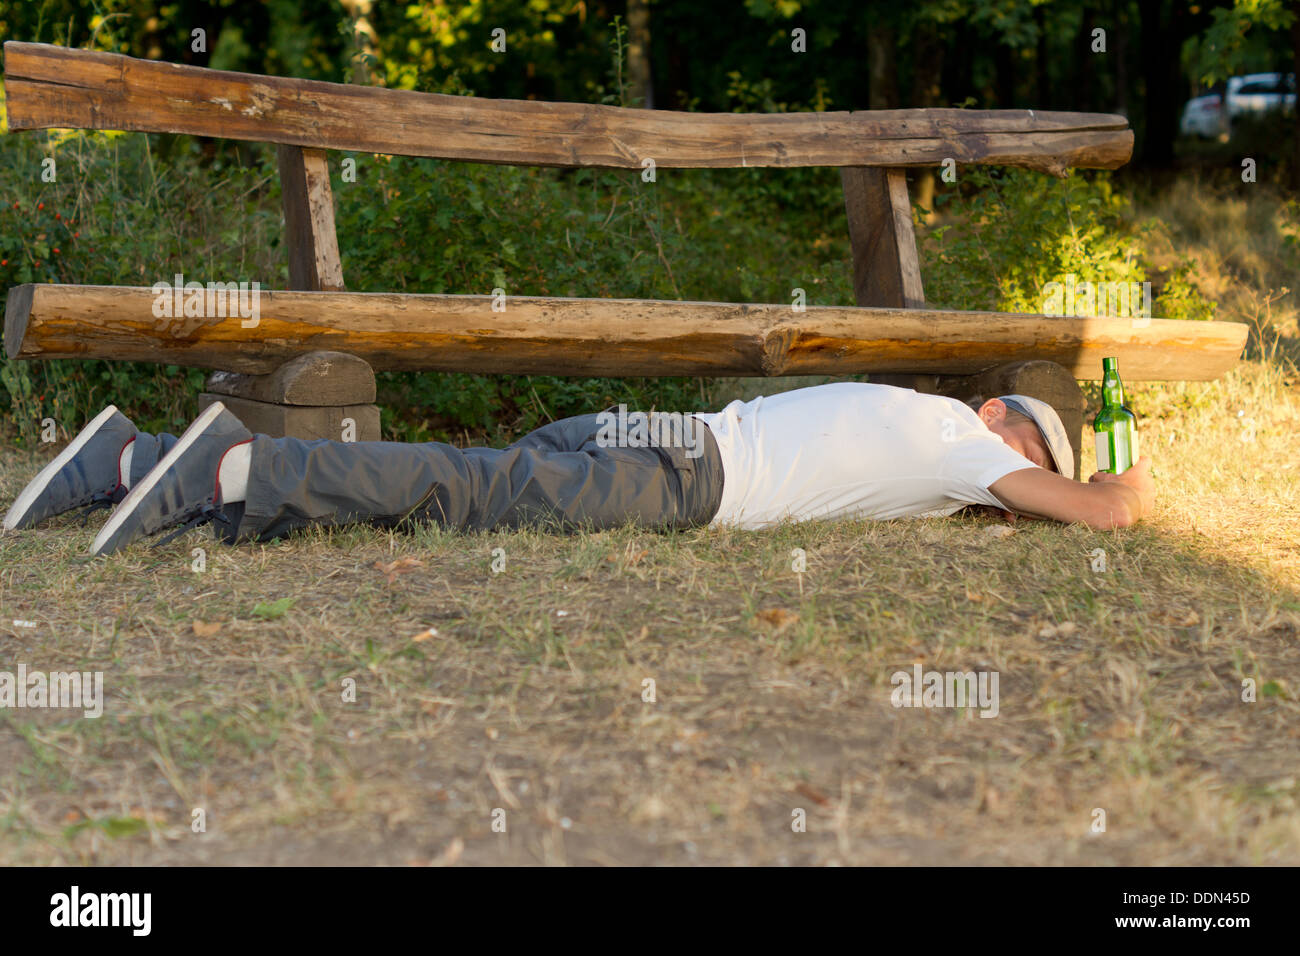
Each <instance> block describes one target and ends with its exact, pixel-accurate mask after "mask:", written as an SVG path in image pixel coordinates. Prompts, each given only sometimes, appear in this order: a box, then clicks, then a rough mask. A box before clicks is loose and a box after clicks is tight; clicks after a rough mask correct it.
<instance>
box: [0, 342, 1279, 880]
mask: <svg viewBox="0 0 1300 956" xmlns="http://www.w3.org/2000/svg"><path fill="white" fill-rule="evenodd" d="M1136 391H1137V392H1138V394H1137V395H1136V396H1135V402H1136V404H1137V405H1138V407H1139V408H1141V409H1143V410H1145V412H1146V418H1145V419H1144V422H1143V425H1144V429H1143V439H1144V441H1145V443H1146V445H1145V447H1146V448H1147V449H1148V450H1149V451H1151V452H1152V453H1153V455H1154V456H1155V459H1156V462H1157V466H1158V476H1159V479H1160V481H1161V482H1162V489H1163V497H1162V500H1161V502H1160V506H1159V510H1158V513H1157V514H1156V515H1155V516H1154V518H1153V519H1152V520H1150V521H1149V522H1147V523H1144V524H1143V525H1141V526H1139V527H1137V528H1135V529H1132V530H1129V531H1127V532H1112V533H1100V532H1092V531H1089V530H1087V529H1085V528H1082V527H1070V528H1062V527H1060V526H1052V525H1045V524H1040V525H1035V524H1022V525H1021V526H1020V528H1019V530H1018V532H1017V533H1016V534H1014V535H1011V536H1009V537H997V536H996V535H995V534H993V533H991V529H994V528H996V527H997V525H996V524H995V523H993V522H992V521H990V520H989V519H985V518H977V517H957V518H953V519H948V520H943V521H925V522H907V523H892V524H877V525H872V524H867V523H850V524H841V525H830V524H823V525H806V526H800V527H791V528H785V529H779V530H775V531H770V532H744V533H738V532H724V533H714V532H708V531H699V532H692V533H686V534H677V535H669V536H657V535H650V534H645V533H640V532H637V531H635V530H633V529H626V530H622V531H617V532H607V533H602V534H595V535H584V536H575V537H552V536H547V535H541V534H535V533H513V534H489V535H482V536H469V537H465V536H456V535H447V534H442V533H439V532H438V531H436V530H433V529H430V530H426V531H421V532H419V533H416V534H410V535H403V534H396V535H392V534H388V533H386V532H378V531H374V530H370V529H352V530H347V531H344V532H336V533H334V534H330V535H325V534H314V535H304V536H301V537H297V538H294V539H292V540H290V541H287V542H282V543H276V544H272V545H268V546H265V547H260V546H259V547H239V548H228V547H220V546H217V545H215V544H214V543H213V542H212V541H211V539H210V538H207V537H204V536H202V535H201V533H195V534H193V535H191V536H190V537H188V538H186V539H183V540H181V541H178V542H176V543H175V544H173V545H171V546H169V547H168V548H165V549H162V550H160V551H153V552H151V551H146V550H143V549H133V550H131V551H130V552H128V553H127V554H126V555H124V556H119V557H117V558H114V559H112V560H97V561H91V560H87V559H86V558H85V557H84V553H85V549H86V547H87V545H88V544H89V542H90V540H91V538H92V536H93V533H94V531H95V526H94V525H93V524H92V525H91V526H90V527H87V528H84V529H83V528H80V527H77V526H76V525H75V523H73V522H71V521H64V522H60V523H58V524H55V525H52V526H50V527H48V528H45V529H41V530H39V531H36V532H31V533H26V534H10V535H6V536H4V537H2V538H0V567H2V568H3V572H0V642H2V643H0V646H2V647H3V648H4V653H3V660H4V661H5V662H6V665H7V666H8V667H13V666H15V665H16V663H17V662H20V661H21V662H25V663H26V664H27V665H28V666H29V668H32V669H41V670H70V669H80V670H102V671H103V672H104V674H105V682H106V690H107V698H108V702H107V707H106V713H105V715H104V717H103V718H101V719H98V720H88V719H81V718H80V717H72V716H69V714H68V712H66V711H54V710H48V711H33V710H21V711H19V710H11V711H3V712H0V833H2V834H3V839H0V862H3V863H48V862H93V863H104V864H115V863H198V862H212V863H311V864H317V863H318V864H339V863H393V864H405V863H419V864H426V863H432V862H436V863H447V862H457V861H459V862H462V863H495V862H507V861H508V862H536V863H599V864H616V863H618V864H636V863H689V862H713V863H792V864H802V863H829V862H839V863H854V864H859V863H959V862H960V863H966V862H976V863H1003V862H1007V863H1011V862H1015V863H1074V862H1078V863H1121V864H1128V863H1261V862H1268V863H1297V862H1300V814H1298V813H1297V796H1298V795H1300V790H1297V780H1296V767H1297V766H1298V765H1300V722H1298V721H1297V716H1298V714H1297V703H1296V690H1297V685H1298V682H1300V677H1297V667H1298V665H1300V648H1298V647H1297V627H1298V626H1300V587H1298V585H1300V552H1298V551H1297V545H1296V542H1297V541H1300V518H1298V517H1297V512H1296V508H1295V500H1294V492H1295V488H1296V485H1297V480H1296V479H1297V474H1296V468H1297V462H1298V461H1300V440H1297V438H1296V430H1297V425H1298V424H1300V395H1298V394H1297V390H1296V389H1295V388H1294V387H1293V386H1288V385H1287V384H1286V382H1285V380H1284V377H1283V375H1282V373H1281V372H1280V371H1278V370H1277V367H1276V366H1264V365H1259V364H1251V365H1246V366H1243V367H1242V368H1241V369H1240V370H1238V371H1237V372H1234V373H1233V374H1232V375H1231V376H1230V377H1229V378H1228V379H1227V380H1225V381H1224V382H1221V383H1218V384H1217V385H1212V386H1211V385H1187V386H1178V387H1166V388H1160V389H1156V388H1145V389H1141V388H1140V389H1137V390H1136ZM1238 409H1240V410H1243V411H1244V412H1245V413H1246V414H1245V415H1243V416H1241V417H1238V416H1237V415H1236V414H1235V412H1236V410H1238ZM1246 418H1249V419H1250V420H1251V422H1250V424H1251V425H1253V432H1248V431H1247V430H1246V429H1245V427H1244V426H1243V424H1242V422H1243V420H1245V419H1246ZM1251 435H1253V440H1251V441H1243V440H1242V438H1243V437H1247V436H1251ZM38 464H39V461H37V460H35V459H34V458H32V457H28V456H24V455H20V454H18V453H15V452H7V453H5V454H4V456H3V458H2V459H0V501H7V500H9V499H10V498H12V496H13V495H14V494H16V492H17V491H18V489H19V488H20V487H21V485H22V484H23V482H24V481H25V480H26V479H27V478H28V477H29V476H30V475H31V474H32V472H33V470H34V469H35V468H36V466H37V465H38ZM195 547H205V548H206V549H207V565H206V570H205V571H203V572H201V573H196V572H194V571H192V570H191V563H192V556H191V549H193V548H195ZM494 548H502V549H504V554H505V558H506V567H505V570H504V571H503V572H501V573H494V572H493V571H492V568H491V562H492V551H493V549H494ZM794 548H803V549H805V551H806V553H807V556H808V570H807V572H806V573H805V574H804V575H802V578H801V577H800V575H798V574H796V573H794V572H793V571H792V570H791V551H792V550H793V549H794ZM1097 548H1101V549H1103V550H1104V551H1105V553H1106V557H1107V564H1108V570H1107V571H1106V572H1105V573H1096V572H1094V571H1093V570H1092V557H1091V555H1092V554H1093V552H1094V549H1097ZM404 558H406V559H410V560H409V561H407V562H406V563H404V564H402V563H399V564H398V565H397V566H396V567H394V568H393V569H392V571H391V572H390V573H388V574H386V573H384V572H383V571H382V570H379V569H377V568H376V567H375V564H376V562H380V563H383V564H386V565H391V564H393V562H401V560H402V559H404ZM415 562H418V563H415ZM286 597H289V598H292V599H293V604H292V606H291V607H290V608H289V609H288V610H287V611H286V612H285V613H284V614H283V616H280V617H270V618H269V619H268V618H267V617H266V615H267V613H268V611H267V608H266V605H268V604H269V603H270V602H274V601H276V600H279V599H282V598H286ZM259 605H262V612H261V615H259V614H258V613H257V611H256V609H257V608H258V606H259ZM777 611H783V612H786V613H768V612H777ZM272 613H273V612H272ZM15 618H16V619H22V620H31V621H35V622H37V625H38V626H37V627H36V628H35V629H30V628H24V627H13V626H11V622H12V620H13V619H15ZM430 627H434V628H436V631H437V634H436V636H426V637H424V638H423V639H420V637H419V635H421V634H422V632H425V631H427V629H428V628H430ZM914 662H921V663H923V664H924V666H925V667H926V668H928V669H937V670H969V669H993V670H996V671H998V672H999V674H1000V679H1001V686H1000V691H1001V693H1000V707H1001V711H1000V714H999V716H998V717H997V718H995V719H982V718H979V717H977V716H975V715H974V713H973V712H972V711H966V710H952V709H896V708H894V707H893V706H891V704H890V691H891V689H892V688H891V685H890V676H891V675H892V674H893V673H894V672H895V671H897V670H899V669H910V667H911V666H912V664H913V663H914ZM1247 677H1251V678H1255V679H1256V681H1257V683H1258V686H1259V687H1260V695H1259V699H1258V701H1257V702H1255V703H1243V702H1242V700H1241V690H1242V680H1243V679H1244V678H1247ZM346 678H351V679H353V680H355V682H356V688H357V700H356V702H355V703H347V702H345V701H344V700H343V699H342V689H343V686H344V680H345V679H346ZM646 679H652V680H654V681H655V685H656V692H657V693H656V696H657V700H656V701H655V702H654V703H649V702H645V701H643V699H642V692H643V681H645V680H646ZM195 808H202V809H203V810H204V811H205V813H206V822H207V829H206V832H202V833H195V832H193V830H192V828H191V819H192V811H193V809H195ZM497 808H500V809H502V810H504V811H505V821H506V824H507V830H506V832H505V833H499V832H494V831H493V829H492V823H493V811H494V810H495V809H497ZM797 808H802V809H803V810H805V811H806V813H807V821H808V822H807V832H805V833H796V832H793V830H792V827H791V822H792V813H793V811H795V810H796V809H797ZM1095 808H1102V809H1104V810H1105V811H1106V814H1107V829H1106V831H1105V832H1104V833H1093V832H1091V826H1092V822H1093V819H1094V816H1093V811H1094V809H1095Z"/></svg>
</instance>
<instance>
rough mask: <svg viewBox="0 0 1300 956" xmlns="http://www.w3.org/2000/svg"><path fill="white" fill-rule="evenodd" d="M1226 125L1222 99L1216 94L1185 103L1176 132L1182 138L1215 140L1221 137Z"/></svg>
mask: <svg viewBox="0 0 1300 956" xmlns="http://www.w3.org/2000/svg"><path fill="white" fill-rule="evenodd" d="M1226 127H1227V124H1226V122H1225V121H1224V118H1223V97H1222V96H1220V95H1219V94H1218V93H1210V94H1207V95H1206V96H1198V97H1196V98H1195V99H1191V100H1188V101H1187V105H1186V106H1184V107H1183V118H1182V120H1181V121H1180V122H1179V124H1178V130H1179V132H1181V133H1182V134H1183V135H1184V136H1199V137H1201V139H1217V138H1218V137H1219V136H1221V135H1223V134H1224V133H1225V132H1226V131H1227V130H1226Z"/></svg>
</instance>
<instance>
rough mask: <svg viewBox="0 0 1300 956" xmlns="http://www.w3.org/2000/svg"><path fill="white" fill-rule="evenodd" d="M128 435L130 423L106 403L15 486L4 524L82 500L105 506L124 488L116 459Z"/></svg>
mask: <svg viewBox="0 0 1300 956" xmlns="http://www.w3.org/2000/svg"><path fill="white" fill-rule="evenodd" d="M133 441H135V425H133V424H132V423H131V419H129V418H127V417H126V416H125V415H123V414H122V413H121V412H119V411H118V410H117V407H116V406H114V405H109V406H108V408H106V409H104V410H103V411H102V412H100V413H99V414H98V415H96V416H95V418H94V420H93V421H91V423H90V424H89V425H87V426H86V427H85V428H83V429H82V430H81V431H80V432H79V433H78V434H77V437H76V438H74V439H72V441H71V442H69V443H68V447H67V448H65V449H63V451H61V452H59V454H58V456H57V457H56V458H55V459H54V460H53V461H52V462H50V463H49V464H48V465H46V466H45V467H44V468H42V469H41V473H40V474H39V475H37V476H36V477H35V478H33V479H32V480H31V481H30V482H29V483H28V485H27V487H26V488H24V489H23V490H22V491H21V492H19V494H18V497H17V498H15V499H14V503H13V504H12V505H10V506H9V511H8V512H6V514H5V519H4V527H5V530H6V531H13V530H14V529H16V528H30V527H32V526H33V525H35V524H37V523H39V522H41V521H44V520H45V519H46V518H53V517H54V516H55V515H61V514H63V513H64V512H65V511H71V510H73V509H74V508H80V507H83V506H85V505H89V508H87V511H88V512H89V511H91V510H93V509H95V508H111V507H112V506H113V505H114V504H116V503H117V502H119V501H121V500H122V499H123V498H125V497H126V494H127V490H126V487H125V485H123V483H122V477H123V476H122V475H121V474H119V470H118V463H119V462H120V460H121V458H122V450H123V449H125V448H126V446H127V445H129V444H130V443H131V442H133Z"/></svg>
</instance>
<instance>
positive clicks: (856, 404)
mask: <svg viewBox="0 0 1300 956" xmlns="http://www.w3.org/2000/svg"><path fill="white" fill-rule="evenodd" d="M695 417H696V418H699V419H700V420H701V421H703V422H704V423H705V424H706V425H708V426H709V430H710V431H712V432H713V437H714V438H716V439H717V442H718V450H719V451H720V452H721V454H722V471H723V489H722V504H721V506H720V507H719V509H718V513H717V514H716V515H715V516H714V518H713V520H712V521H711V522H710V525H711V526H712V525H733V526H736V527H740V528H766V527H770V526H771V525H774V524H778V523H780V522H782V521H807V520H810V519H827V518H848V517H858V518H875V519H879V520H887V519H890V518H907V517H930V516H938V515H949V514H952V513H953V512H954V511H958V510H959V509H961V508H964V507H965V506H966V505H971V504H978V505H992V506H993V507H995V508H1001V507H1004V506H1003V505H1002V503H1001V502H1000V501H998V499H997V497H996V496H995V495H994V494H993V493H992V492H991V491H989V490H988V489H989V485H991V484H993V483H994V482H995V481H997V480H998V479H999V478H1002V477H1003V476H1004V475H1008V474H1010V473H1011V472H1013V471H1020V470H1022V469H1025V468H1036V467H1038V466H1037V465H1035V464H1034V463H1033V462H1031V461H1030V460H1029V459H1027V458H1025V457H1024V456H1022V455H1020V454H1019V453H1018V452H1015V451H1012V450H1011V448H1009V447H1008V446H1007V445H1006V443H1005V442H1003V440H1002V439H1001V437H999V436H998V435H995V434H994V433H993V432H991V431H989V429H988V427H987V426H986V425H985V424H984V423H983V422H982V421H980V418H979V416H978V415H976V414H975V412H973V411H972V410H971V409H970V408H969V407H968V406H967V405H964V404H963V403H961V402H959V401H958V400H957V399H955V398H945V397H943V396H941V395H923V394H920V393H918V392H914V391H912V390H911V389H909V388H895V387H893V386H890V385H870V384H862V383H857V382H836V383H833V384H830V385H818V386H815V387H813V388H801V389H796V390H795V391H792V392H784V393H782V394H779V395H772V396H769V397H759V398H756V399H754V400H753V401H750V402H741V401H734V402H732V403H731V404H730V405H728V406H727V407H726V408H724V409H723V410H722V411H720V412H717V413H715V414H705V415H696V416H695Z"/></svg>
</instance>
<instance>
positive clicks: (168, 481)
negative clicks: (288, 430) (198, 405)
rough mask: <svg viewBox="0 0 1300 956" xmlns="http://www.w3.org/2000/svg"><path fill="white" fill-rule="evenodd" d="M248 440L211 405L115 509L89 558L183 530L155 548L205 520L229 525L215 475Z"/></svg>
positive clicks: (246, 434)
mask: <svg viewBox="0 0 1300 956" xmlns="http://www.w3.org/2000/svg"><path fill="white" fill-rule="evenodd" d="M252 438H253V435H252V432H250V431H249V430H248V429H247V428H245V427H244V424H243V422H241V421H240V420H239V419H238V418H236V417H235V416H234V415H233V414H232V413H231V412H229V411H228V410H227V409H226V406H225V405H223V404H221V402H213V403H212V404H211V405H209V406H208V407H207V408H205V409H204V410H203V412H202V413H201V414H200V415H199V417H198V418H196V419H194V423H193V424H192V425H190V427H189V428H187V429H185V433H184V434H183V435H181V437H180V438H178V439H177V440H176V444H175V445H174V446H173V447H172V449H171V451H169V452H167V454H166V455H164V456H163V457H162V460H160V461H159V462H158V464H156V465H154V467H153V470H152V471H150V472H149V474H147V475H145V476H144V477H143V478H141V479H140V481H139V483H137V484H136V486H135V487H134V488H132V489H131V490H130V492H128V494H127V496H126V497H125V498H124V499H123V500H122V503H121V504H119V505H118V506H117V507H116V508H115V509H114V510H113V514H112V515H110V516H109V519H108V521H107V522H106V523H105V525H104V527H103V529H101V530H100V532H99V535H98V536H97V537H96V538H95V541H94V543H93V544H92V545H91V546H90V553H91V554H92V555H99V554H112V553H113V552H114V551H120V550H121V549H122V548H125V547H126V546H127V545H129V544H130V543H131V542H132V541H135V540H136V539H138V538H143V537H145V536H146V535H151V534H156V533H158V532H159V531H164V530H166V529H167V528H171V527H175V526H176V525H181V527H180V528H179V529H178V530H177V531H176V532H175V533H174V534H172V535H169V536H168V537H166V538H165V539H163V540H162V541H160V542H158V543H159V544H165V543H166V542H167V541H170V540H171V539H172V538H174V537H176V536H178V535H180V534H182V533H184V532H186V531H188V530H189V529H190V528H193V527H194V526H195V525H199V524H203V523H205V522H207V521H219V522H222V523H223V524H228V523H230V521H229V518H227V517H226V515H225V513H224V512H222V510H221V504H222V501H221V486H220V484H219V483H218V482H217V475H218V474H219V473H220V470H221V460H222V459H223V458H224V457H225V455H226V452H228V451H230V449H231V448H233V447H234V446H235V445H240V444H243V443H244V442H246V441H251V440H252Z"/></svg>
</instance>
